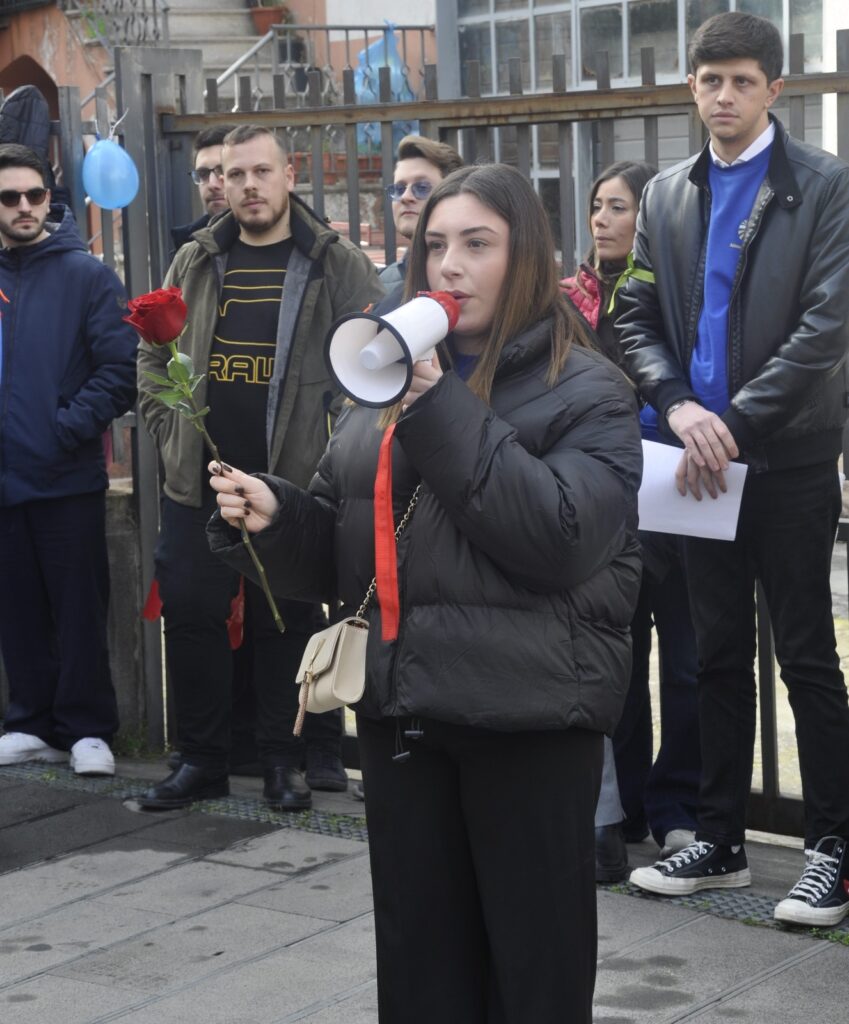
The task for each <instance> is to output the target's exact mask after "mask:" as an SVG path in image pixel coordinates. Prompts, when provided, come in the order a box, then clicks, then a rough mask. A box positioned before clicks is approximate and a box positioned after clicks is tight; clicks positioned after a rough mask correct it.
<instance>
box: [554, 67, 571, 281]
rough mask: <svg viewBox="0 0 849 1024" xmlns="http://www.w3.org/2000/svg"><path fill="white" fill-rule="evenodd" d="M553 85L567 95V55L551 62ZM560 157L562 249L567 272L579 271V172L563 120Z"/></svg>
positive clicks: (559, 129)
mask: <svg viewBox="0 0 849 1024" xmlns="http://www.w3.org/2000/svg"><path fill="white" fill-rule="evenodd" d="M551 86H552V92H553V93H554V94H555V95H556V96H565V95H566V55H565V54H563V53H558V54H555V55H554V57H553V58H552V62H551ZM557 158H558V164H559V167H560V180H559V199H560V249H561V253H562V260H563V273H564V274H572V273H573V272H574V270H575V172H574V167H573V162H574V152H573V146H572V125H571V124H569V123H568V122H566V121H561V122H559V123H558V125H557Z"/></svg>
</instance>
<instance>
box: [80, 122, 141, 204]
mask: <svg viewBox="0 0 849 1024" xmlns="http://www.w3.org/2000/svg"><path fill="white" fill-rule="evenodd" d="M83 187H84V188H85V190H86V192H87V193H88V195H89V196H91V200H92V202H94V203H97V205H98V206H99V207H101V209H104V210H117V209H120V208H121V207H123V206H129V204H130V203H131V202H132V201H133V200H134V199H135V198H136V193H137V192H138V190H139V172H138V171H137V170H136V165H135V164H134V163H133V158H132V157H131V156H130V154H129V153H128V152H127V151H126V149H122V148H121V147H120V146H119V145H118V143H117V142H113V141H112V140H111V139H99V140H98V141H97V142H95V144H94V145H93V146H92V147H91V149H90V150H89V151H88V152H87V153H86V155H85V159H84V160H83Z"/></svg>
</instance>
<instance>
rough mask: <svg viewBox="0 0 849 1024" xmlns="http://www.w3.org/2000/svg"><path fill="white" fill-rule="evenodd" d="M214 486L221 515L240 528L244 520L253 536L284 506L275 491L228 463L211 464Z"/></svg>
mask: <svg viewBox="0 0 849 1024" xmlns="http://www.w3.org/2000/svg"><path fill="white" fill-rule="evenodd" d="M207 469H208V470H209V472H210V473H211V474H212V475H211V477H210V480H209V483H210V486H211V487H212V489H213V490H214V491H217V492H218V499H217V500H218V508H219V509H220V511H221V515H222V516H223V517H224V519H226V520H227V522H228V523H229V524H230V525H231V526H235V527H236V528H237V529H238V528H239V527H240V526H241V522H242V521H244V523H245V526H246V527H247V529H248V531H249V532H250V533H259V531H260V530H264V529H265V527H266V526H268V524H269V523H270V522H271V521H272V519H274V517H275V515H277V510H278V508H279V507H280V503H279V502H278V500H277V498H276V497H275V496H274V492H273V491H272V490H271V488H270V487H269V486H268V485H267V484H265V483H263V481H262V480H259V479H257V477H255V476H248V474H247V473H243V472H242V471H241V470H240V469H233V467H232V466H228V465H227V464H226V463H224V462H215V461H214V460H213V461H212V462H210V463H209V465H208V466H207Z"/></svg>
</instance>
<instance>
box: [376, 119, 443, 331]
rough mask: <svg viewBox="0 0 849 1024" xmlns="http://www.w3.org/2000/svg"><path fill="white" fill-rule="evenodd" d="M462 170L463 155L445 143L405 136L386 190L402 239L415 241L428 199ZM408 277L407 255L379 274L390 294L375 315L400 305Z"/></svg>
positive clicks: (381, 281)
mask: <svg viewBox="0 0 849 1024" xmlns="http://www.w3.org/2000/svg"><path fill="white" fill-rule="evenodd" d="M462 166H463V160H462V158H461V157H460V154H459V153H458V152H457V151H456V150H455V149H452V148H451V147H450V146H447V145H446V144H445V143H444V142H434V140H433V139H426V138H424V137H423V136H421V135H405V136H404V138H403V139H401V141H400V143H399V144H398V158H397V160H396V163H395V174H394V181H393V183H392V184H391V185H389V186H388V187H387V189H386V194H387V195H388V196H389V198H390V199H391V200H392V219H393V220H394V221H395V230H396V232H397V233H398V236H399V237H400V238H406V239H407V241H409V240H410V239H411V238H412V237H413V235H414V234H415V233H416V225H417V224H418V222H419V214H420V213H421V212H422V209H423V207H424V204H425V203H426V202H427V198H428V196H429V195H430V194H431V192H432V191H433V190H434V188H435V187H436V186H437V185H438V184H439V183H440V181H442V179H443V178H444V177H445V176H446V175H447V174H450V173H451V172H452V171H456V170H457V168H458V167H462ZM406 273H407V256H406V253H405V254H404V256H402V257H401V259H400V260H398V262H397V263H390V264H389V266H388V267H384V269H383V270H382V271H381V272H380V283H381V284H382V285H383V287H384V288H385V289H386V291H387V293H388V294H387V297H386V299H384V300H383V302H381V303H379V304H378V305H377V306H376V307H375V310H374V312H375V313H378V314H382V313H389V312H391V311H392V310H393V309H396V308H397V307H398V306H399V305H400V303H401V296H402V294H403V291H404V278H405V276H406Z"/></svg>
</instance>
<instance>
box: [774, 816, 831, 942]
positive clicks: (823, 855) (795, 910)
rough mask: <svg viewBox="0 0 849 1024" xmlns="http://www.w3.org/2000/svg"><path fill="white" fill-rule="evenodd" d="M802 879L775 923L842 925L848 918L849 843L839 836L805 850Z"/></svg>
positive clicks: (777, 912)
mask: <svg viewBox="0 0 849 1024" xmlns="http://www.w3.org/2000/svg"><path fill="white" fill-rule="evenodd" d="M805 857H806V858H807V864H806V865H805V870H804V871H803V872H802V877H801V878H800V879H799V881H798V882H797V883H796V884H795V885H794V886H793V888H792V889H791V890H790V892H788V893H787V895H786V896H785V898H784V899H783V900H782V901H781V902H780V903H779V904H778V906H777V907H776V908H775V920H776V921H786V922H787V923H788V924H807V925H813V926H820V925H831V924H839V923H840V922H841V921H842V920H843V918H844V917H846V915H847V914H849V843H847V841H846V840H845V839H840V838H838V837H837V836H826V837H825V839H820V841H819V842H818V843H817V845H816V846H815V847H814V849H813V850H805Z"/></svg>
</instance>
